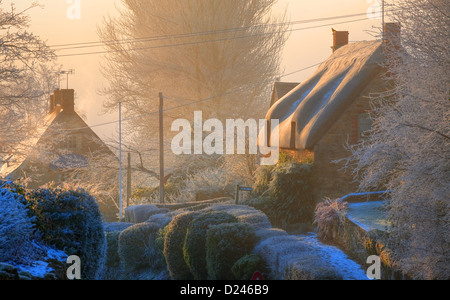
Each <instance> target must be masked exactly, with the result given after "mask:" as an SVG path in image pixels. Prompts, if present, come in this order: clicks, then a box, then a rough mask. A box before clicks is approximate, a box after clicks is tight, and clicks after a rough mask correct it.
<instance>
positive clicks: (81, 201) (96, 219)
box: [26, 188, 106, 279]
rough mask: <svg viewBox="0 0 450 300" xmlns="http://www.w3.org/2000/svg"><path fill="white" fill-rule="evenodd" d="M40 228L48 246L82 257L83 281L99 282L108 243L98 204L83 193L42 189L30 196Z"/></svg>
mask: <svg viewBox="0 0 450 300" xmlns="http://www.w3.org/2000/svg"><path fill="white" fill-rule="evenodd" d="M26 199H27V201H28V202H29V203H30V210H31V211H32V214H33V215H34V216H35V218H36V220H35V224H36V228H37V229H38V230H39V231H40V232H41V233H42V234H43V235H42V239H43V241H44V242H45V243H46V244H48V245H54V246H55V247H56V248H57V249H60V250H64V251H65V252H66V253H67V254H68V255H69V256H70V255H78V256H79V257H80V259H81V262H82V263H83V269H82V274H81V275H82V278H83V279H98V278H100V276H101V273H102V268H103V265H104V259H105V252H106V241H105V234H104V230H103V223H102V218H101V215H100V210H99V207H98V204H97V202H96V200H95V199H94V198H93V197H91V196H90V195H89V194H88V193H87V192H85V191H84V190H82V189H77V190H69V189H67V188H58V189H38V190H34V191H31V192H28V193H27V194H26Z"/></svg>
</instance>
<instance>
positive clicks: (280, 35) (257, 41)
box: [99, 0, 287, 135]
mask: <svg viewBox="0 0 450 300" xmlns="http://www.w3.org/2000/svg"><path fill="white" fill-rule="evenodd" d="M276 1H277V0H245V1H243V0H229V1H222V0H210V1H203V0H168V1H163V2H162V1H157V0H145V1H142V0H122V2H123V4H124V7H125V8H124V9H123V10H122V11H120V16H119V17H118V18H112V17H109V18H105V21H104V25H103V26H102V27H101V28H100V29H99V35H100V38H101V40H102V41H103V42H104V43H105V46H106V48H107V49H108V50H110V53H109V54H108V55H107V56H106V59H105V61H104V64H103V73H104V75H105V77H106V78H107V79H108V80H109V83H110V84H109V87H108V88H107V89H106V90H105V93H106V94H107V95H108V101H107V103H106V104H105V108H106V109H108V110H115V109H117V103H118V102H119V101H122V102H123V105H124V108H125V110H126V112H127V116H128V117H133V116H137V115H141V114H145V113H151V112H154V111H155V110H157V108H158V92H160V91H162V92H164V93H165V95H166V96H168V99H166V107H174V106H179V105H184V104H187V103H189V102H193V101H196V100H200V99H208V98H212V99H210V100H209V101H203V102H199V103H197V104H196V105H189V106H184V107H183V108H180V109H178V110H176V111H173V112H171V113H172V115H174V116H175V117H180V116H182V117H183V118H186V119H192V116H193V114H192V112H193V111H194V110H202V111H203V112H204V115H205V117H218V118H222V119H223V118H233V117H255V116H263V115H264V113H265V112H266V111H267V109H268V103H264V102H262V99H263V98H261V96H264V97H265V98H267V93H266V92H267V88H268V87H269V86H270V83H271V81H272V80H274V78H275V77H276V76H277V75H279V74H278V72H279V62H280V54H281V51H282V49H283V46H284V43H285V41H286V38H287V34H286V25H277V26H274V25H270V24H273V23H283V22H284V21H285V17H284V16H281V17H279V18H275V17H272V16H270V9H271V8H272V6H273V5H274V3H275V2H276ZM174 99H175V100H174ZM176 99H181V100H178V101H177V100H176ZM265 100H267V99H265ZM266 102H267V101H266ZM266 104H267V105H266ZM155 121H156V120H155V119H153V120H152V119H149V118H139V119H136V120H135V121H130V126H132V127H133V128H134V129H136V128H140V129H141V130H143V132H145V133H146V134H147V135H148V133H152V134H154V132H155V126H154V124H155ZM168 125H169V124H168ZM156 129H157V126H156Z"/></svg>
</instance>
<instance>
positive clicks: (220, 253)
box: [206, 223, 256, 280]
mask: <svg viewBox="0 0 450 300" xmlns="http://www.w3.org/2000/svg"><path fill="white" fill-rule="evenodd" d="M255 244H256V236H255V232H254V229H253V227H252V226H251V225H248V224H241V223H231V224H221V225H217V226H211V227H210V228H209V229H208V232H207V235H206V265H207V270H208V279H209V280H233V279H235V278H234V276H233V272H232V271H231V268H232V266H233V265H234V264H235V263H236V262H237V261H238V260H239V259H240V258H241V257H243V256H245V255H247V254H250V253H251V251H252V250H253V248H254V247H255ZM249 279H250V278H249Z"/></svg>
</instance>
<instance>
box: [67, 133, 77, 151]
mask: <svg viewBox="0 0 450 300" xmlns="http://www.w3.org/2000/svg"><path fill="white" fill-rule="evenodd" d="M78 141H79V139H78V136H77V135H69V136H68V137H67V139H66V144H67V150H78V149H79V143H78Z"/></svg>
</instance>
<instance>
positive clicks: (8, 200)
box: [0, 189, 37, 263]
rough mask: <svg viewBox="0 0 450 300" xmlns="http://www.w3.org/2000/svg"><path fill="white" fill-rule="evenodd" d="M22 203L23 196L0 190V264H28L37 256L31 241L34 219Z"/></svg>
mask: <svg viewBox="0 0 450 300" xmlns="http://www.w3.org/2000/svg"><path fill="white" fill-rule="evenodd" d="M23 202H24V198H23V196H21V195H18V194H15V193H13V192H11V191H9V190H7V189H0V262H7V261H10V262H17V263H30V262H32V260H33V258H34V257H35V256H36V255H37V253H36V252H37V249H36V247H34V245H33V243H32V241H31V238H32V236H33V233H34V224H33V222H34V219H35V218H32V217H30V216H28V209H27V207H26V205H24V204H23Z"/></svg>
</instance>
